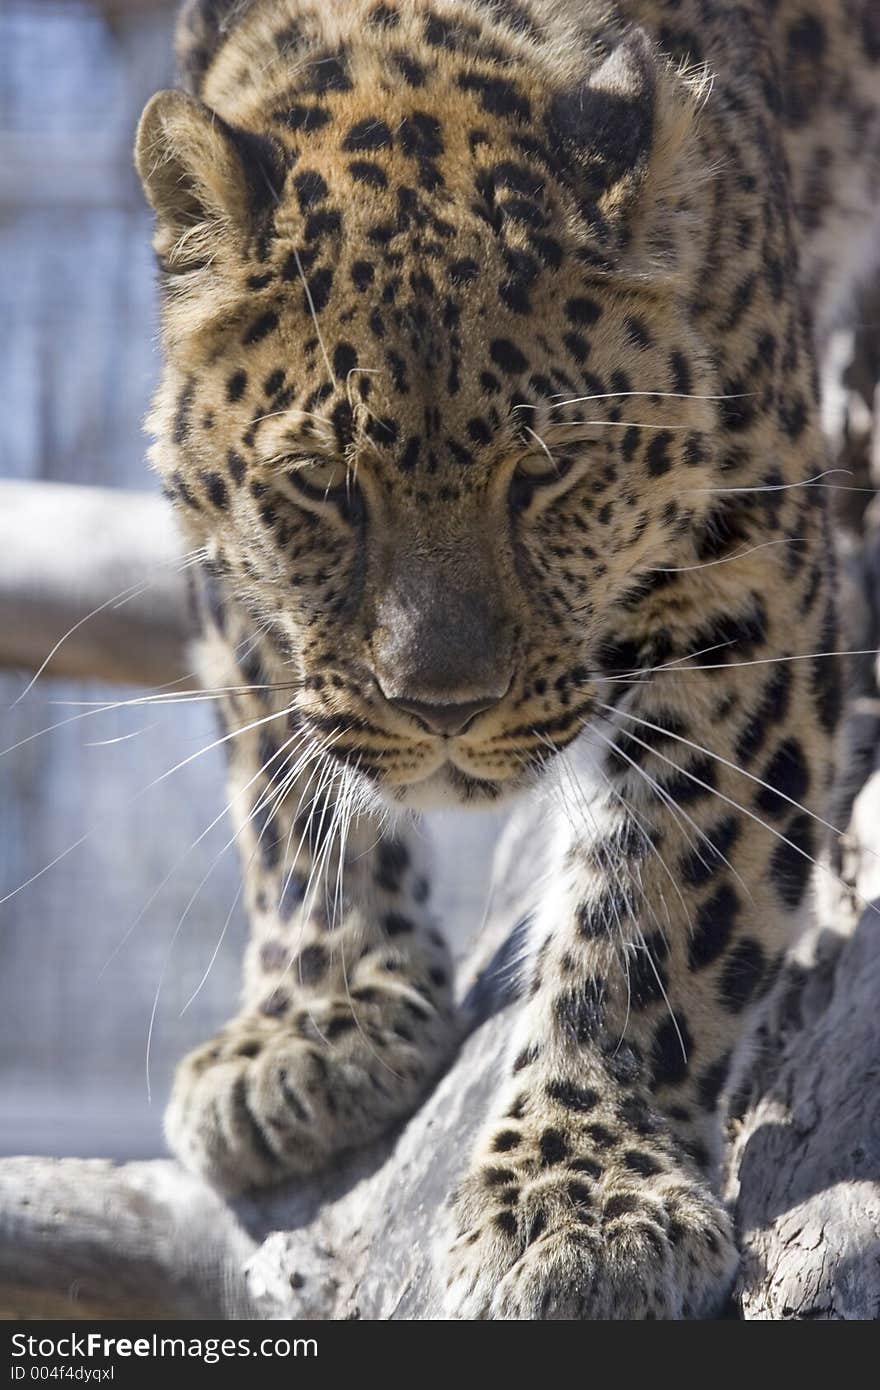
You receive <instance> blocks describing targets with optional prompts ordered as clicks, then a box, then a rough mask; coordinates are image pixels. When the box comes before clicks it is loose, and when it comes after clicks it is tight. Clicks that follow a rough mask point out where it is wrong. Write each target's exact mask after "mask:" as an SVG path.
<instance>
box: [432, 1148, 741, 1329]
mask: <svg viewBox="0 0 880 1390" xmlns="http://www.w3.org/2000/svg"><path fill="white" fill-rule="evenodd" d="M501 1171H502V1179H501V1183H500V1185H499V1184H498V1182H497V1179H496V1174H497V1172H498V1170H497V1169H495V1170H494V1171H493V1169H491V1168H490V1169H483V1170H482V1171H480V1172H479V1173H477V1174H475V1176H474V1177H472V1178H470V1179H468V1181H467V1183H466V1184H465V1185H464V1187H463V1188H462V1189H461V1190H460V1192H459V1194H458V1197H457V1200H456V1202H455V1208H454V1209H455V1212H456V1216H457V1226H458V1229H457V1235H456V1238H455V1240H454V1242H453V1244H452V1246H451V1248H450V1249H449V1250H448V1252H447V1253H446V1256H445V1259H444V1261H443V1274H444V1276H445V1277H444V1280H443V1282H444V1284H445V1311H446V1314H447V1316H449V1317H453V1318H469V1319H472V1318H481V1319H510V1320H523V1321H535V1320H548V1319H557V1320H569V1321H570V1320H607V1319H617V1320H621V1319H622V1320H640V1319H648V1318H652V1319H653V1318H664V1319H675V1318H698V1317H707V1316H710V1315H711V1314H712V1313H713V1312H716V1311H717V1310H718V1309H719V1308H720V1307H721V1306H722V1304H723V1303H724V1300H725V1298H726V1297H727V1295H728V1293H729V1290H730V1287H731V1284H732V1282H733V1277H734V1273H735V1270H736V1263H737V1255H736V1250H735V1247H734V1244H733V1239H732V1232H731V1227H730V1221H729V1218H728V1216H727V1213H726V1212H725V1210H724V1208H723V1207H722V1205H721V1204H720V1203H719V1202H718V1201H717V1200H716V1198H715V1197H714V1196H713V1195H712V1193H711V1192H710V1191H709V1190H708V1188H706V1187H704V1186H702V1185H701V1184H698V1183H696V1182H694V1181H693V1180H692V1179H691V1178H690V1177H689V1176H688V1175H684V1174H678V1175H673V1174H669V1175H668V1176H667V1179H666V1180H665V1181H664V1183H663V1184H662V1185H660V1186H655V1187H652V1189H651V1190H650V1191H648V1190H644V1191H643V1190H641V1189H639V1188H636V1187H633V1186H627V1185H617V1184H614V1183H608V1184H600V1183H594V1182H591V1181H589V1180H588V1179H585V1177H584V1174H583V1173H582V1172H580V1171H572V1172H569V1173H567V1174H565V1175H564V1176H563V1175H560V1174H555V1175H554V1176H553V1177H552V1178H551V1179H549V1180H548V1179H544V1180H541V1179H538V1180H537V1181H535V1182H534V1183H533V1184H531V1185H529V1186H526V1187H525V1188H523V1189H518V1188H516V1187H511V1186H510V1185H509V1184H507V1183H506V1181H505V1179H506V1176H507V1170H501ZM487 1174H488V1183H489V1190H488V1191H487Z"/></svg>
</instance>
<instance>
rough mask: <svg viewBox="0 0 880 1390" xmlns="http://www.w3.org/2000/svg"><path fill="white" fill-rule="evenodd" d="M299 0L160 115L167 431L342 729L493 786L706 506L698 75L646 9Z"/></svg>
mask: <svg viewBox="0 0 880 1390" xmlns="http://www.w3.org/2000/svg"><path fill="white" fill-rule="evenodd" d="M270 8H271V10H272V15H273V19H272V24H273V25H274V26H275V27H274V29H273V32H272V33H271V34H270V35H268V36H267V34H266V32H265V25H266V24H267V23H268V22H269V21H268V20H267V19H265V18H261V17H260V14H259V12H257V13H256V14H255V15H254V16H253V17H252V18H251V19H250V20H249V19H248V18H247V17H245V19H244V20H242V22H241V25H240V26H239V30H238V32H237V34H236V45H235V52H234V55H233V54H230V55H229V57H228V61H225V62H224V55H223V53H221V54H220V55H219V58H218V60H217V61H216V62H215V63H214V66H213V68H212V70H211V77H210V81H209V82H208V83H207V85H206V87H205V88H204V90H203V91H202V96H203V97H204V100H205V102H206V103H208V105H203V104H202V103H200V102H198V101H196V100H194V99H193V98H192V97H187V96H184V95H183V94H182V93H165V94H160V96H159V97H158V98H154V101H153V103H151V105H150V107H148V109H147V111H146V113H145V116H144V118H143V121H142V125H141V130H140V133H139V144H138V162H139V167H140V171H141V174H142V177H143V179H144V183H145V187H146V190H147V194H148V196H149V198H150V200H151V202H152V204H153V206H154V208H155V210H156V213H157V236H156V247H157V251H158V253H159V257H160V265H161V266H162V275H163V291H164V309H163V325H164V337H165V350H166V357H165V361H166V366H165V375H164V379H163V383H162V386H161V389H160V392H159V394H158V397H157V401H156V406H155V410H154V413H153V416H152V422H151V423H152V428H153V430H154V431H155V434H156V437H157V444H156V446H155V448H154V450H153V458H154V461H155V463H156V465H157V467H158V468H159V470H160V472H161V473H162V475H163V478H164V481H165V485H166V488H167V490H168V492H169V494H170V495H171V496H172V498H173V499H174V502H175V504H176V506H177V507H178V510H179V514H180V517H181V519H182V521H183V524H184V528H185V532H186V535H187V537H188V539H189V540H190V542H191V544H192V545H193V547H196V548H204V554H205V555H206V557H207V560H208V563H209V565H210V567H211V568H212V570H213V571H214V573H215V574H216V575H217V576H218V579H219V582H220V584H221V585H222V587H224V588H225V589H227V590H228V591H229V592H230V593H232V594H234V595H235V597H236V599H237V600H238V601H239V602H240V603H242V604H244V605H245V606H246V607H247V609H248V610H249V611H250V612H251V613H252V615H253V618H254V622H255V624H256V625H259V626H260V628H261V630H264V631H266V632H267V633H268V635H269V637H270V639H271V641H272V644H273V647H274V649H275V651H276V652H277V655H278V671H280V672H281V673H282V675H283V676H286V678H287V679H288V680H289V681H290V683H291V685H292V687H294V689H295V696H294V705H295V712H296V718H297V719H298V720H299V721H300V722H301V723H302V724H303V725H305V726H306V727H307V728H308V729H310V730H311V731H312V732H313V733H314V734H315V735H316V736H318V737H320V738H322V739H324V740H325V742H326V746H327V747H328V748H329V749H330V750H331V751H332V754H333V756H334V757H336V758H339V759H342V760H344V761H345V762H346V763H347V764H348V765H349V766H351V767H354V768H356V769H357V770H358V771H359V772H360V773H362V774H363V775H364V776H366V777H367V778H369V779H370V780H371V781H372V782H373V783H374V785H375V786H376V787H377V788H378V789H379V790H380V791H382V792H383V793H384V794H385V795H386V796H387V797H389V798H391V799H392V800H394V801H396V802H397V803H401V802H402V803H404V804H406V805H425V804H430V803H432V802H436V801H438V800H439V801H442V800H449V799H453V800H458V801H494V800H497V799H498V798H499V797H500V796H501V795H503V794H504V793H506V792H510V791H513V790H515V789H517V788H519V787H521V786H523V785H524V784H525V783H527V782H529V781H530V780H532V779H533V777H534V775H535V772H536V770H537V769H539V768H540V767H541V766H542V765H543V764H544V763H545V762H546V761H547V759H549V758H550V757H552V755H553V753H555V752H556V751H557V750H558V749H560V748H563V747H564V746H566V745H567V744H568V743H570V742H571V741H572V740H573V739H574V738H575V737H576V736H577V735H578V734H579V733H580V732H581V730H582V729H583V727H584V725H585V724H586V723H588V722H589V721H590V719H591V716H592V714H593V711H594V706H595V701H596V698H597V692H604V693H605V695H606V696H607V694H608V691H609V689H610V687H609V686H608V685H607V684H603V682H605V681H606V679H607V677H608V676H610V675H613V674H615V672H618V673H619V666H620V656H619V654H620V640H619V639H620V632H621V630H622V627H625V622H626V615H627V611H628V610H627V604H628V602H629V601H630V600H631V599H632V596H633V595H634V594H636V593H638V594H639V595H643V594H644V590H645V586H646V584H648V585H649V584H651V583H653V582H657V576H658V575H662V574H663V573H664V572H666V570H668V569H669V568H671V567H674V566H675V565H676V564H677V563H679V562H680V560H681V558H682V557H683V556H685V557H686V556H688V555H690V553H691V552H690V550H689V549H688V546H689V540H688V538H689V536H690V535H691V533H692V530H693V528H694V526H695V525H696V524H697V523H698V521H699V519H700V517H701V516H702V515H703V514H704V512H705V509H706V494H707V493H708V491H709V485H710V484H711V482H712V480H713V478H714V476H715V462H714V459H713V452H712V443H711V441H712V427H713V424H714V421H715V411H716V406H715V405H714V404H713V402H712V400H711V399H710V398H711V396H712V394H713V387H714V383H713V381H712V378H711V374H710V372H709V370H708V368H707V367H706V365H705V363H704V356H703V353H702V350H701V346H700V343H699V342H698V341H697V339H696V338H695V336H694V331H693V329H692V328H691V327H690V326H689V320H688V316H687V314H686V312H685V300H686V294H687V289H688V285H687V275H688V255H687V246H686V226H687V220H686V218H682V217H681V216H680V215H679V216H678V217H677V218H676V223H675V226H676V231H675V234H674V235H673V234H672V232H671V231H670V229H669V224H668V222H667V219H666V215H665V203H664V187H665V184H666V181H667V180H668V178H669V177H670V170H671V169H672V168H673V167H674V166H675V163H676V160H677V159H678V158H680V157H682V151H683V150H684V149H685V146H686V145H687V141H688V139H689V138H690V135H689V132H690V130H691V123H692V116H693V110H692V108H693V104H694V94H693V93H692V92H691V91H690V90H689V89H688V88H687V87H686V86H685V85H684V84H683V83H682V82H681V80H680V79H678V78H675V77H673V75H671V74H670V73H668V72H666V71H665V70H660V69H659V68H658V67H657V65H656V63H655V61H654V60H653V59H652V58H651V57H650V55H649V54H648V52H647V50H646V49H645V47H644V46H643V45H642V43H641V42H640V40H639V37H638V35H635V36H634V37H631V38H630V39H629V40H627V39H624V40H623V41H621V42H619V43H616V44H615V45H609V51H608V52H607V53H606V54H605V55H604V56H602V55H598V56H596V55H594V56H593V59H592V60H591V64H590V66H589V67H588V70H586V71H583V70H582V68H583V63H584V60H583V58H578V59H577V60H575V59H574V58H566V57H561V56H560V42H559V36H558V35H556V37H555V40H554V43H553V45H552V46H551V47H548V50H547V52H545V51H544V49H543V48H542V47H541V46H540V44H538V45H537V46H536V44H535V42H534V41H531V40H530V41H529V45H528V49H527V51H526V40H525V38H523V36H522V34H521V33H520V32H519V31H517V30H515V29H511V28H509V27H508V26H507V25H506V23H505V22H504V21H503V19H502V18H499V17H498V15H496V14H489V13H488V12H487V17H486V19H485V22H481V23H477V22H476V21H475V20H474V17H473V11H472V10H469V12H468V13H469V18H468V21H467V25H466V26H465V25H464V21H463V20H461V19H458V18H456V11H455V9H454V7H449V6H446V7H445V8H444V10H443V15H444V16H445V17H446V18H445V19H444V24H445V26H446V27H445V28H444V27H442V26H441V27H440V28H438V27H437V24H438V23H439V21H438V17H437V15H436V14H435V13H434V11H433V10H432V11H430V12H429V15H428V16H427V17H426V15H425V14H424V13H422V12H419V11H407V12H406V13H404V14H398V12H397V11H396V10H390V9H389V8H388V7H387V6H375V5H372V4H371V5H351V6H346V7H345V15H344V16H340V15H335V14H334V15H333V16H328V15H327V14H326V13H323V14H322V12H321V10H320V9H318V8H316V9H315V10H314V11H308V10H307V9H304V7H303V6H302V5H297V6H296V12H297V16H298V29H297V33H296V35H295V36H292V35H289V34H287V33H286V32H285V33H282V31H281V30H279V29H278V7H277V6H275V7H270ZM282 8H283V7H282ZM392 14H393V15H397V19H396V20H395V22H394V23H391V22H390V21H389V19H388V16H389V15H392ZM377 16H378V17H379V18H378V19H377V18H376V17H377ZM431 16H433V22H434V28H433V29H432V28H431V23H429V19H430V18H431ZM380 21H381V22H380ZM267 41H270V42H271V53H272V55H273V56H272V61H271V62H269V63H267V62H266V60H265V53H266V52H267ZM548 44H549V40H548ZM249 45H250V47H251V48H252V50H253V52H254V53H256V52H260V53H262V54H263V58H262V60H261V63H260V64H259V66H258V67H257V65H256V64H255V65H254V70H257V71H259V73H260V78H259V83H255V84H254V85H251V86H248V85H246V84H242V82H241V81H236V75H237V74H239V75H240V73H241V72H242V71H244V70H246V68H247V61H246V60H247V57H248V53H249ZM292 49H293V56H292V53H291V50H292ZM209 108H212V109H209ZM217 111H219V112H222V116H221V115H218V114H217ZM683 228H684V229H685V231H684V232H683V230H682V229H683ZM686 616H687V615H684V614H683V615H682V622H683V623H684V622H685V621H686ZM630 664H631V663H630ZM625 665H626V663H625V662H624V666H625ZM278 671H276V674H275V679H280V678H281V677H279V675H278Z"/></svg>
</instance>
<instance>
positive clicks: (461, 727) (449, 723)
mask: <svg viewBox="0 0 880 1390" xmlns="http://www.w3.org/2000/svg"><path fill="white" fill-rule="evenodd" d="M390 703H391V704H392V705H394V706H395V708H396V709H400V710H403V711H404V713H406V714H411V715H412V716H413V717H414V718H415V719H418V721H419V723H420V724H423V725H424V726H425V728H426V729H429V730H430V731H431V733H432V734H445V735H446V736H448V737H450V738H451V737H452V736H453V735H455V734H462V733H464V731H465V729H467V728H468V726H469V725H470V724H472V723H473V722H474V720H475V719H476V717H477V715H478V714H482V713H483V711H484V710H487V709H491V708H492V706H493V705H497V704H498V698H497V697H496V696H491V697H489V698H487V699H483V700H466V701H465V703H464V704H460V705H432V704H429V703H428V702H427V701H425V700H392V701H391V702H390Z"/></svg>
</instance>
